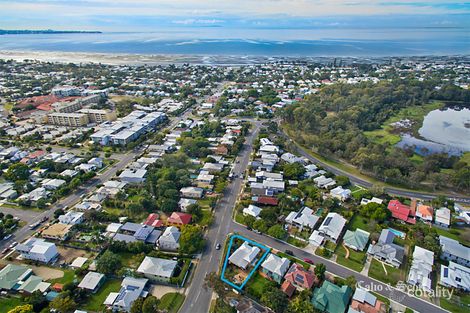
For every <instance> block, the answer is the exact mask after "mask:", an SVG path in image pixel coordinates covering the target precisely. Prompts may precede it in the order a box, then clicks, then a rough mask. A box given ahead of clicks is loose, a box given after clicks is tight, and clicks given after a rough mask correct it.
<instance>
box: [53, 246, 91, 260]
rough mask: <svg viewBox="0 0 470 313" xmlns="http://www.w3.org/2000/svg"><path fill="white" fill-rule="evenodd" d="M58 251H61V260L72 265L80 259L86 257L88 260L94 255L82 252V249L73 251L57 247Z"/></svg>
mask: <svg viewBox="0 0 470 313" xmlns="http://www.w3.org/2000/svg"><path fill="white" fill-rule="evenodd" d="M57 250H59V254H60V260H61V261H65V262H66V263H67V264H70V263H72V262H73V260H75V259H76V258H78V257H85V258H88V257H90V256H92V255H93V253H91V252H88V251H85V250H80V249H73V248H66V247H61V246H57Z"/></svg>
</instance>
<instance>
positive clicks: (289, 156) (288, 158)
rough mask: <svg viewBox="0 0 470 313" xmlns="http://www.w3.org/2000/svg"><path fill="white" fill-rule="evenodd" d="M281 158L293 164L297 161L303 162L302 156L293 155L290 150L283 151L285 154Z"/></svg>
mask: <svg viewBox="0 0 470 313" xmlns="http://www.w3.org/2000/svg"><path fill="white" fill-rule="evenodd" d="M281 160H283V161H285V162H287V163H291V164H292V163H295V162H300V163H302V162H303V160H302V158H299V157H298V156H296V155H293V154H292V153H290V152H286V153H283V154H282V155H281Z"/></svg>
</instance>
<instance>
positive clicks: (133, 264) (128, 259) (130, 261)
mask: <svg viewBox="0 0 470 313" xmlns="http://www.w3.org/2000/svg"><path fill="white" fill-rule="evenodd" d="M119 257H120V258H121V264H122V266H123V267H129V268H133V269H137V268H138V267H139V265H140V263H142V261H143V260H144V257H145V256H144V255H143V254H142V253H141V254H133V253H130V252H125V253H124V252H123V253H119Z"/></svg>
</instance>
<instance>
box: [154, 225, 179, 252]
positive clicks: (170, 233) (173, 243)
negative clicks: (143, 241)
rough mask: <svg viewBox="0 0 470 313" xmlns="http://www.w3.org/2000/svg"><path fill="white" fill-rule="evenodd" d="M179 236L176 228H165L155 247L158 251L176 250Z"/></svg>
mask: <svg viewBox="0 0 470 313" xmlns="http://www.w3.org/2000/svg"><path fill="white" fill-rule="evenodd" d="M180 236H181V233H180V231H179V230H178V228H176V227H174V226H170V227H167V228H166V229H165V231H164V232H163V234H162V235H161V236H160V238H158V241H157V246H158V248H159V249H160V250H169V251H175V250H178V249H179V240H180Z"/></svg>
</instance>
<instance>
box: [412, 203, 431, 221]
mask: <svg viewBox="0 0 470 313" xmlns="http://www.w3.org/2000/svg"><path fill="white" fill-rule="evenodd" d="M416 217H418V218H420V219H421V220H423V221H425V222H432V219H433V217H434V209H433V208H432V207H430V206H429V205H424V204H422V203H420V204H418V206H417V208H416Z"/></svg>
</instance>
